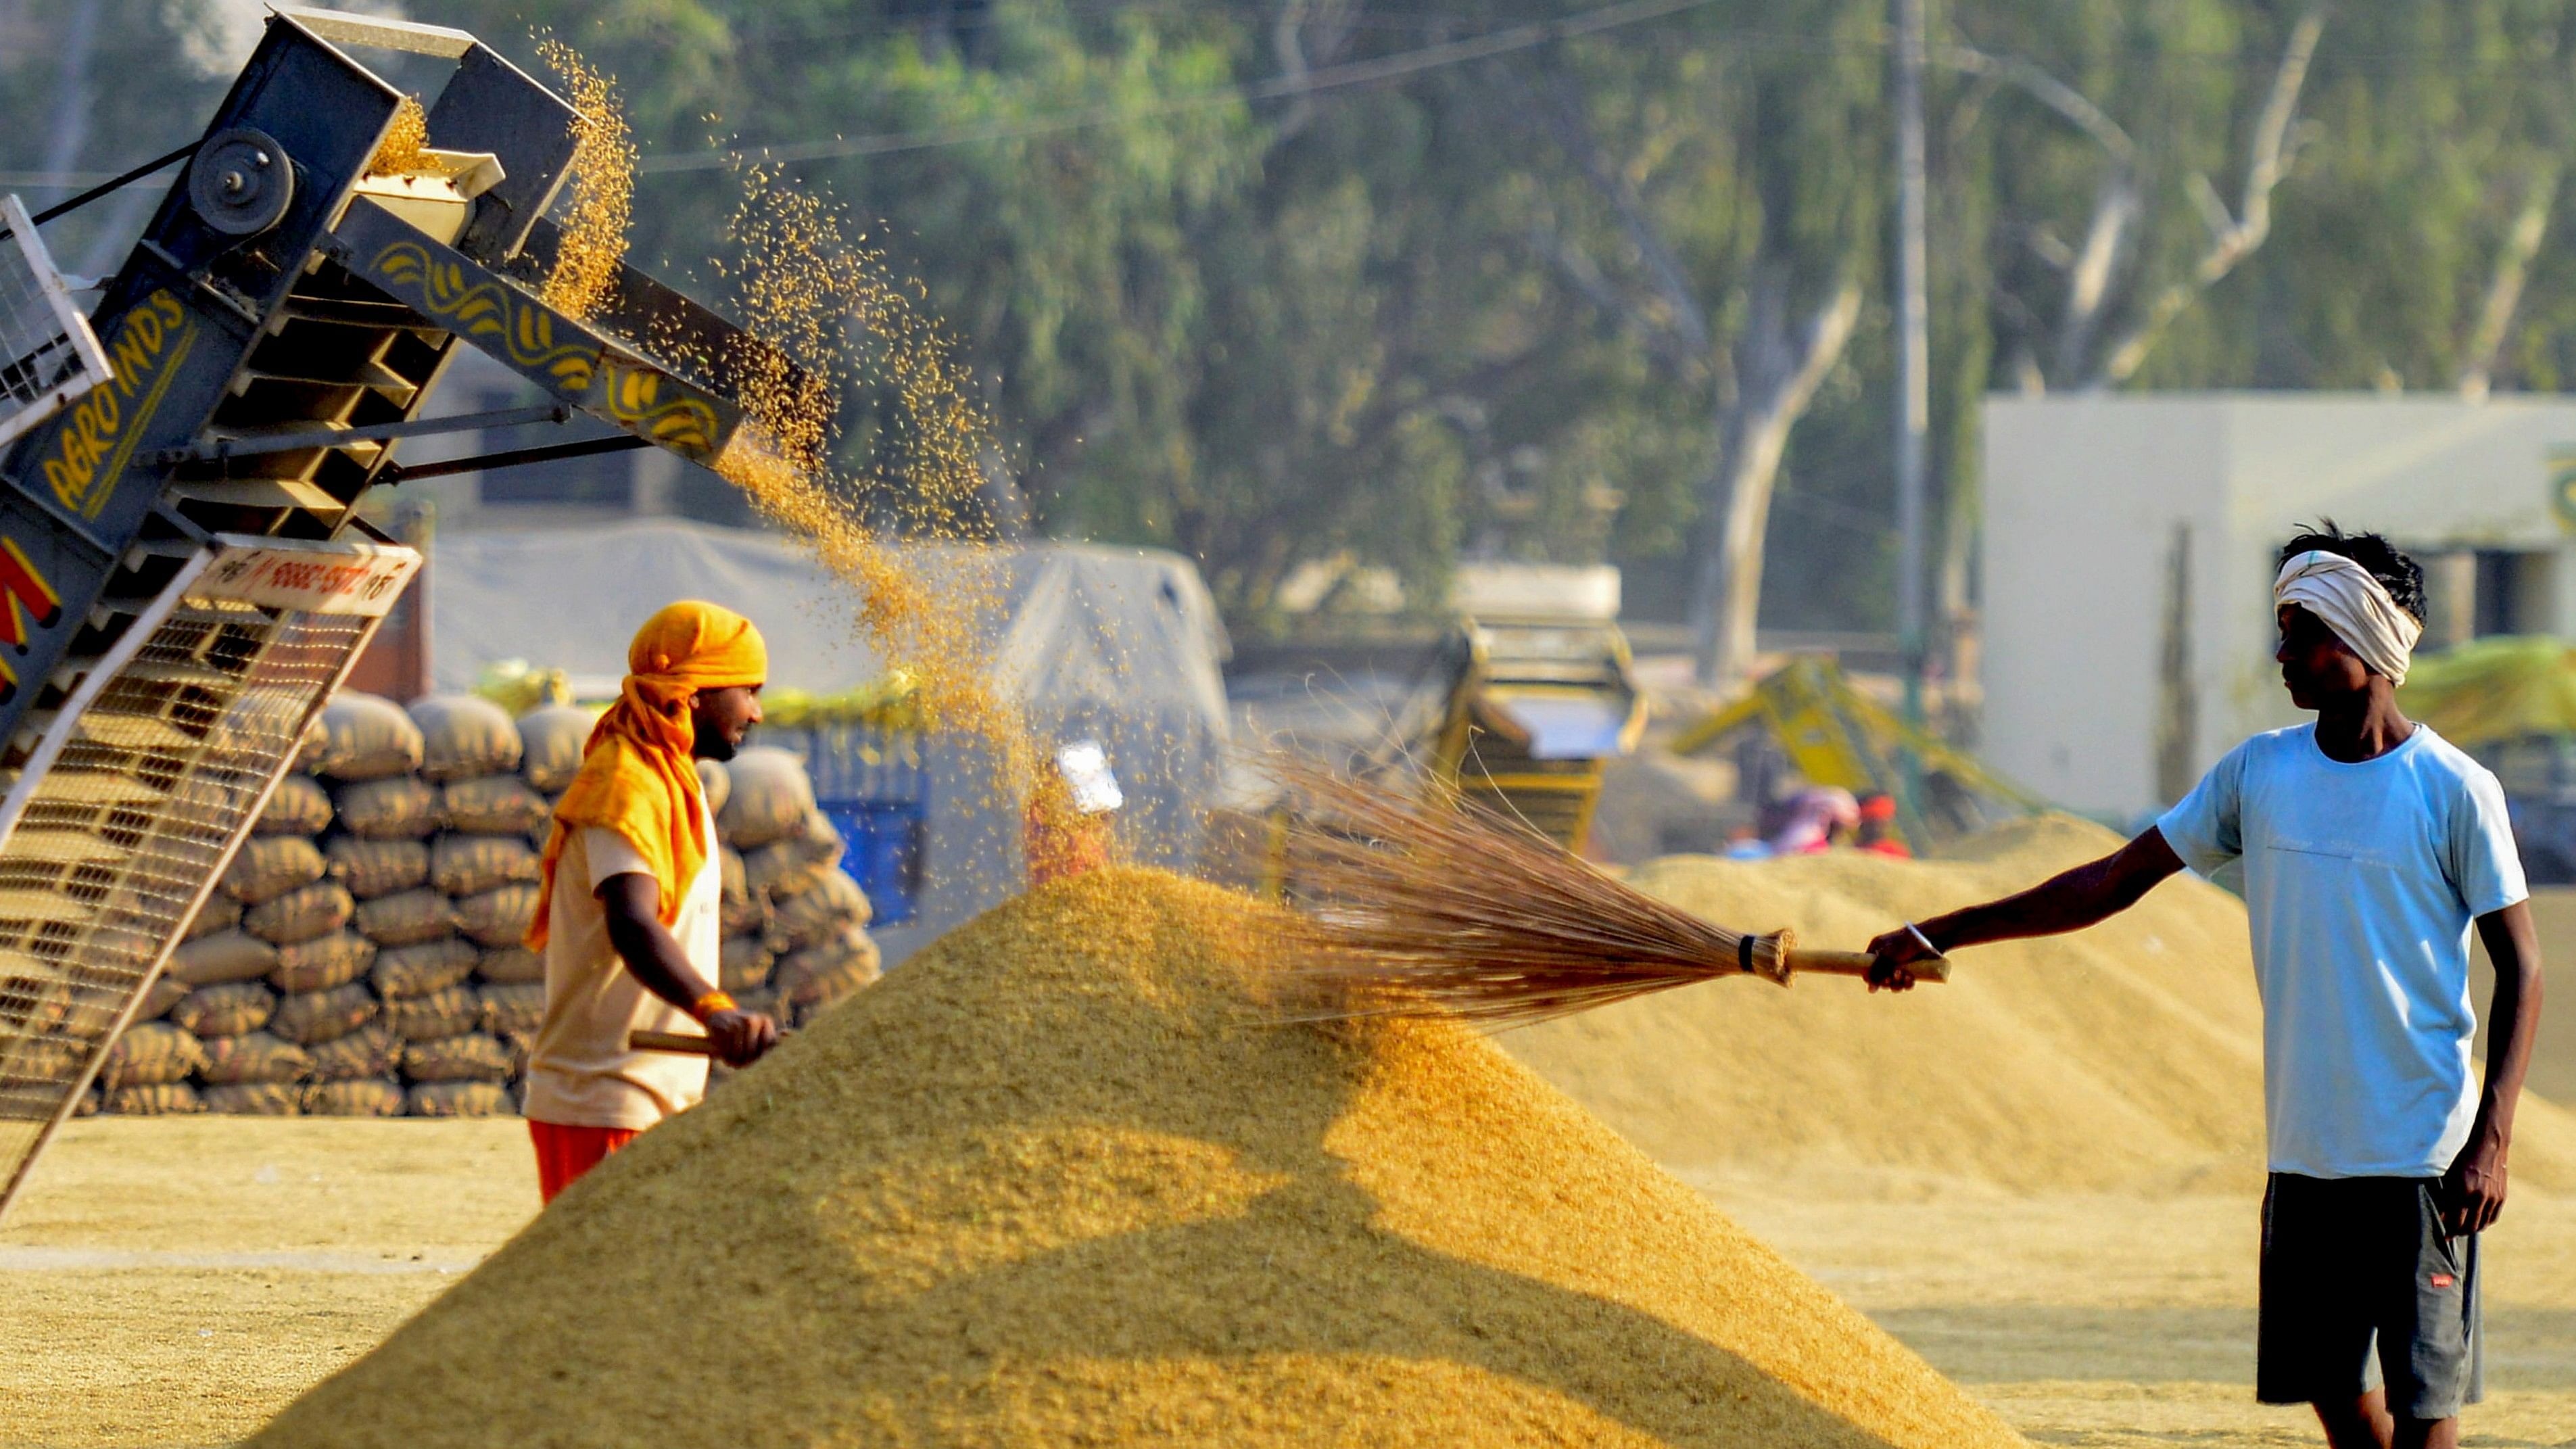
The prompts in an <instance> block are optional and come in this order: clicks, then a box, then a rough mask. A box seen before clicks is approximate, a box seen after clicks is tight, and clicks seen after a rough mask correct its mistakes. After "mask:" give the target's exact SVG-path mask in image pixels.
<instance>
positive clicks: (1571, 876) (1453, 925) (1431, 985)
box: [1267, 760, 1950, 1030]
mask: <svg viewBox="0 0 2576 1449" xmlns="http://www.w3.org/2000/svg"><path fill="white" fill-rule="evenodd" d="M1267 768H1268V769H1269V770H1270V772H1271V773H1272V774H1273V775H1274V776H1275V777H1276V778H1278V779H1279V780H1280V781H1281V782H1282V783H1283V784H1285V785H1286V786H1287V787H1288V791H1289V796H1290V799H1291V800H1292V801H1293V802H1294V803H1295V804H1296V806H1297V807H1298V808H1297V809H1296V812H1295V814H1294V815H1293V816H1292V818H1291V822H1290V824H1289V826H1288V842H1287V867H1288V880H1289V883H1290V885H1291V888H1292V889H1293V891H1294V892H1295V894H1296V896H1297V898H1298V909H1297V911H1296V912H1295V913H1294V917H1293V919H1294V921H1295V923H1296V924H1295V925H1294V927H1293V928H1292V929H1293V930H1294V931H1295V933H1296V935H1297V937H1298V940H1297V941H1296V942H1295V945H1296V946H1297V947H1298V948H1299V949H1297V950H1296V952H1295V953H1294V954H1295V955H1296V956H1297V957H1298V958H1299V965H1298V966H1297V967H1296V968H1295V969H1293V970H1292V971H1291V972H1290V973H1289V982H1288V995H1289V996H1290V997H1291V998H1292V999H1291V1000H1290V1001H1288V1002H1284V1003H1283V1005H1284V1006H1286V1007H1287V1008H1288V1009H1289V1010H1290V1011H1291V1012H1292V1013H1294V1015H1295V1019H1298V1020H1307V1021H1321V1020H1340V1019H1347V1018H1354V1017H1366V1016H1457V1017H1463V1018H1465V1019H1466V1020H1468V1021H1471V1022H1474V1023H1475V1024H1477V1025H1478V1026H1480V1027H1484V1028H1487V1029H1490V1030H1500V1029H1503V1028H1508V1027H1515V1026H1526V1025H1529V1024H1530V1023H1533V1022H1539V1021H1546V1020H1549V1019H1550V1018H1553V1017H1559V1016H1565V1015H1568V1014H1570V1013H1573V1012H1578V1011H1587V1010H1590V1009H1591V1008H1593V1007H1596V1006H1606V1005H1609V1004H1610V1003H1612V1002H1616V1001H1626V1000H1628V999H1630V998H1632V997H1638V996H1645V995H1648V994H1650V993H1652V992H1657V991H1668V990H1671V989H1672V988H1674V987H1676V986H1689V985H1692V984H1693V983H1696V982H1701V981H1710V980H1715V979H1717V978H1720V977H1726V976H1746V975H1749V976H1759V977H1762V978H1764V979H1765V980H1769V981H1774V982H1777V983H1779V984H1780V985H1782V986H1786V985H1788V984H1789V978H1790V977H1791V976H1792V975H1793V974H1796V973H1799V972H1815V973H1825V974H1831V975H1838V976H1865V975H1867V974H1868V972H1869V967H1870V960H1871V958H1870V956H1869V955H1868V954H1867V953H1866V952H1858V951H1809V950H1803V949H1800V948H1799V947H1798V946H1797V945H1796V943H1795V939H1794V938H1793V936H1792V934H1791V933H1790V932H1788V931H1786V930H1780V931H1772V932H1769V933H1767V934H1754V933H1746V932H1739V931H1731V930H1728V929H1727V928H1725V927H1723V926H1719V925H1716V924H1714V923H1712V922H1709V921H1705V920H1702V919H1700V918H1699V917H1698V916H1695V915H1692V914H1691V913H1690V912H1688V911H1685V910H1682V909H1680V908H1679V907H1676V906H1672V905H1668V904H1666V903H1665V902H1663V901H1659V900H1656V899H1655V898H1654V897H1652V896H1649V895H1647V894H1645V893H1644V892H1642V891H1638V890H1634V889H1631V888H1630V887H1628V886H1626V885H1624V884H1622V883H1620V882H1619V881H1616V880H1614V879H1612V878H1611V877H1610V876H1608V875H1607V874H1605V873H1603V872H1602V871H1600V870H1597V869H1595V868H1594V867H1593V866H1591V865H1589V864H1587V863H1585V862H1584V861H1583V860H1581V859H1580V858H1578V857H1577V856H1575V855H1574V854H1573V853H1572V852H1571V851H1568V850H1567V849H1565V848H1564V847H1563V846H1561V845H1558V844H1557V843H1556V842H1555V841H1553V840H1550V839H1548V838H1547V837H1546V836H1544V835H1541V834H1540V833H1539V832H1538V831H1536V830H1535V829H1533V828H1531V827H1530V826H1529V825H1528V824H1526V823H1525V822H1523V821H1521V820H1519V819H1517V818H1514V817H1512V816H1508V815H1504V814H1501V813H1499V812H1497V811H1494V810H1491V809H1488V808H1485V807H1483V806H1481V805H1477V804H1473V803H1469V802H1466V801H1463V800H1460V799H1458V798H1456V796H1455V795H1454V793H1450V792H1443V791H1437V790H1435V791H1433V792H1432V793H1430V794H1429V795H1427V796H1424V797H1413V796H1406V795H1398V794H1394V793H1391V792H1389V791H1388V790H1386V789H1384V788H1383V787H1380V786H1377V785H1373V784H1371V783H1369V782H1366V781H1362V780H1354V779H1351V778H1349V777H1347V776H1343V775H1338V774H1336V773H1334V772H1332V771H1330V770H1327V769H1325V768H1323V767H1321V766H1317V765H1311V764H1307V763H1304V762H1300V761H1294V760H1275V761H1272V762H1270V763H1269V764H1268V766H1267ZM1907 969H1908V971H1909V972H1910V973H1911V974H1912V975H1913V976H1914V977H1915V979H1917V980H1921V981H1946V980H1948V979H1949V974H1950V973H1949V963H1948V962H1947V961H1937V960H1936V961H1924V962H1917V963H1914V964H1913V965H1911V966H1909V967H1908V968H1907Z"/></svg>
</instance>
